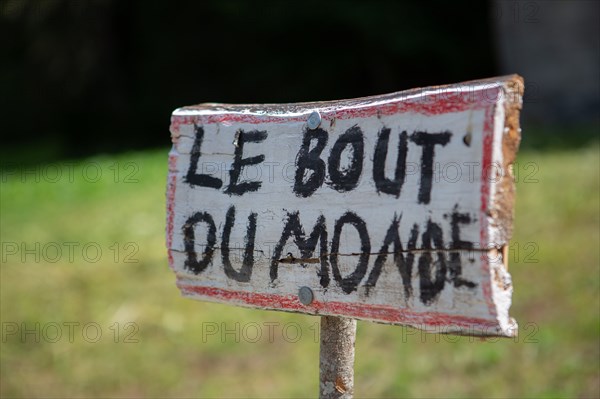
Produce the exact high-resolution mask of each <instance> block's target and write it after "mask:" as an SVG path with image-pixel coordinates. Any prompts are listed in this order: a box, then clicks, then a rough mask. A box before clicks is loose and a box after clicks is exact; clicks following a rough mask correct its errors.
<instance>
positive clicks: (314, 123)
mask: <svg viewBox="0 0 600 399" xmlns="http://www.w3.org/2000/svg"><path fill="white" fill-rule="evenodd" d="M307 123H308V128H309V129H310V130H315V129H316V128H318V127H319V125H320V124H321V114H319V111H313V112H312V113H311V114H310V115H309V116H308V120H307Z"/></svg>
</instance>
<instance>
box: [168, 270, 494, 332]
mask: <svg viewBox="0 0 600 399" xmlns="http://www.w3.org/2000/svg"><path fill="white" fill-rule="evenodd" d="M177 286H178V287H179V289H180V290H181V292H182V293H183V295H186V296H194V297H195V296H198V297H201V298H203V299H207V300H210V301H214V302H224V303H234V304H237V305H242V306H250V307H258V308H264V309H269V310H286V311H293V312H301V313H308V314H314V315H319V314H327V315H343V316H349V317H353V318H357V319H365V320H380V321H386V322H388V323H393V324H403V325H413V326H418V325H421V326H429V327H445V326H453V327H460V328H463V329H469V328H471V329H473V331H474V332H485V331H487V332H489V333H490V334H492V333H493V332H496V331H497V329H498V324H497V323H496V321H495V320H493V319H492V320H489V319H483V318H478V317H466V316H460V315H449V314H446V313H440V312H412V311H409V310H406V309H398V308H393V307H391V306H383V305H381V306H373V305H365V304H354V303H346V302H321V301H313V302H312V303H311V304H310V305H307V306H306V305H303V304H302V303H300V301H299V300H298V297H297V296H296V295H277V294H261V293H248V292H242V291H230V290H225V289H221V288H214V287H199V286H194V285H189V284H185V283H183V282H180V281H178V282H177Z"/></svg>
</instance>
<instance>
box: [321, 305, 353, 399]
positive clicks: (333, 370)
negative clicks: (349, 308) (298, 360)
mask: <svg viewBox="0 0 600 399" xmlns="http://www.w3.org/2000/svg"><path fill="white" fill-rule="evenodd" d="M355 341H356V320H354V319H348V318H345V317H334V316H321V353H320V356H319V358H320V361H319V363H320V364H319V365H320V368H319V370H320V379H319V381H320V383H319V391H320V392H319V397H320V398H322V399H324V398H327V399H330V398H344V399H348V398H352V397H353V395H354V343H355Z"/></svg>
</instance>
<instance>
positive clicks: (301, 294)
mask: <svg viewBox="0 0 600 399" xmlns="http://www.w3.org/2000/svg"><path fill="white" fill-rule="evenodd" d="M298 299H299V300H300V302H301V303H302V304H303V305H310V304H311V303H312V301H313V299H314V295H313V292H312V290H311V289H310V288H308V287H300V290H299V291H298Z"/></svg>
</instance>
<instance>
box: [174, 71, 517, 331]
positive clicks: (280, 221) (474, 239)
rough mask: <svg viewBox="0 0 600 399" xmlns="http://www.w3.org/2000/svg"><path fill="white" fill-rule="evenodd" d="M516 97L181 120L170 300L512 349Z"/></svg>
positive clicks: (249, 110) (393, 97) (471, 89)
mask: <svg viewBox="0 0 600 399" xmlns="http://www.w3.org/2000/svg"><path fill="white" fill-rule="evenodd" d="M522 92H523V81H522V79H521V78H520V77H518V76H516V75H513V76H507V77H501V78H494V79H488V80H480V81H472V82H466V83H461V84H455V85H449V86H439V87H430V88H425V89H414V90H409V91H404V92H398V93H393V94H388V95H382V96H376V97H369V98H362V99H355V100H345V101H333V102H317V103H301V104H276V105H226V104H201V105H196V106H189V107H183V108H179V109H177V110H175V111H174V112H173V115H172V119H171V128H170V130H171V135H172V141H173V149H172V150H171V152H170V157H169V177H168V188H167V247H168V252H169V263H170V266H171V268H172V269H173V271H174V272H175V274H176V276H177V285H178V287H179V288H180V290H181V292H182V293H183V295H184V296H187V297H191V298H194V299H200V300H206V301H212V302H221V303H229V304H235V305H240V306H247V307H253V308H261V309H272V310H284V311H293V312H301V313H308V314H314V315H336V316H344V317H350V318H356V319H363V320H370V321H376V322H382V323H389V324H401V325H410V326H414V327H417V328H420V329H424V330H427V331H431V332H438V333H457V334H468V335H500V336H512V335H514V334H515V333H516V323H515V322H514V320H512V319H511V318H510V317H509V314H508V310H509V307H510V303H511V294H512V284H511V278H510V275H509V274H508V272H507V259H506V248H507V246H508V242H509V239H510V236H511V230H512V215H513V201H514V184H513V177H512V169H511V168H512V163H513V162H514V159H515V155H516V151H517V148H518V144H519V140H520V128H519V122H518V119H519V111H520V108H521V104H522V99H521V98H522ZM299 293H300V296H299Z"/></svg>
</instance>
